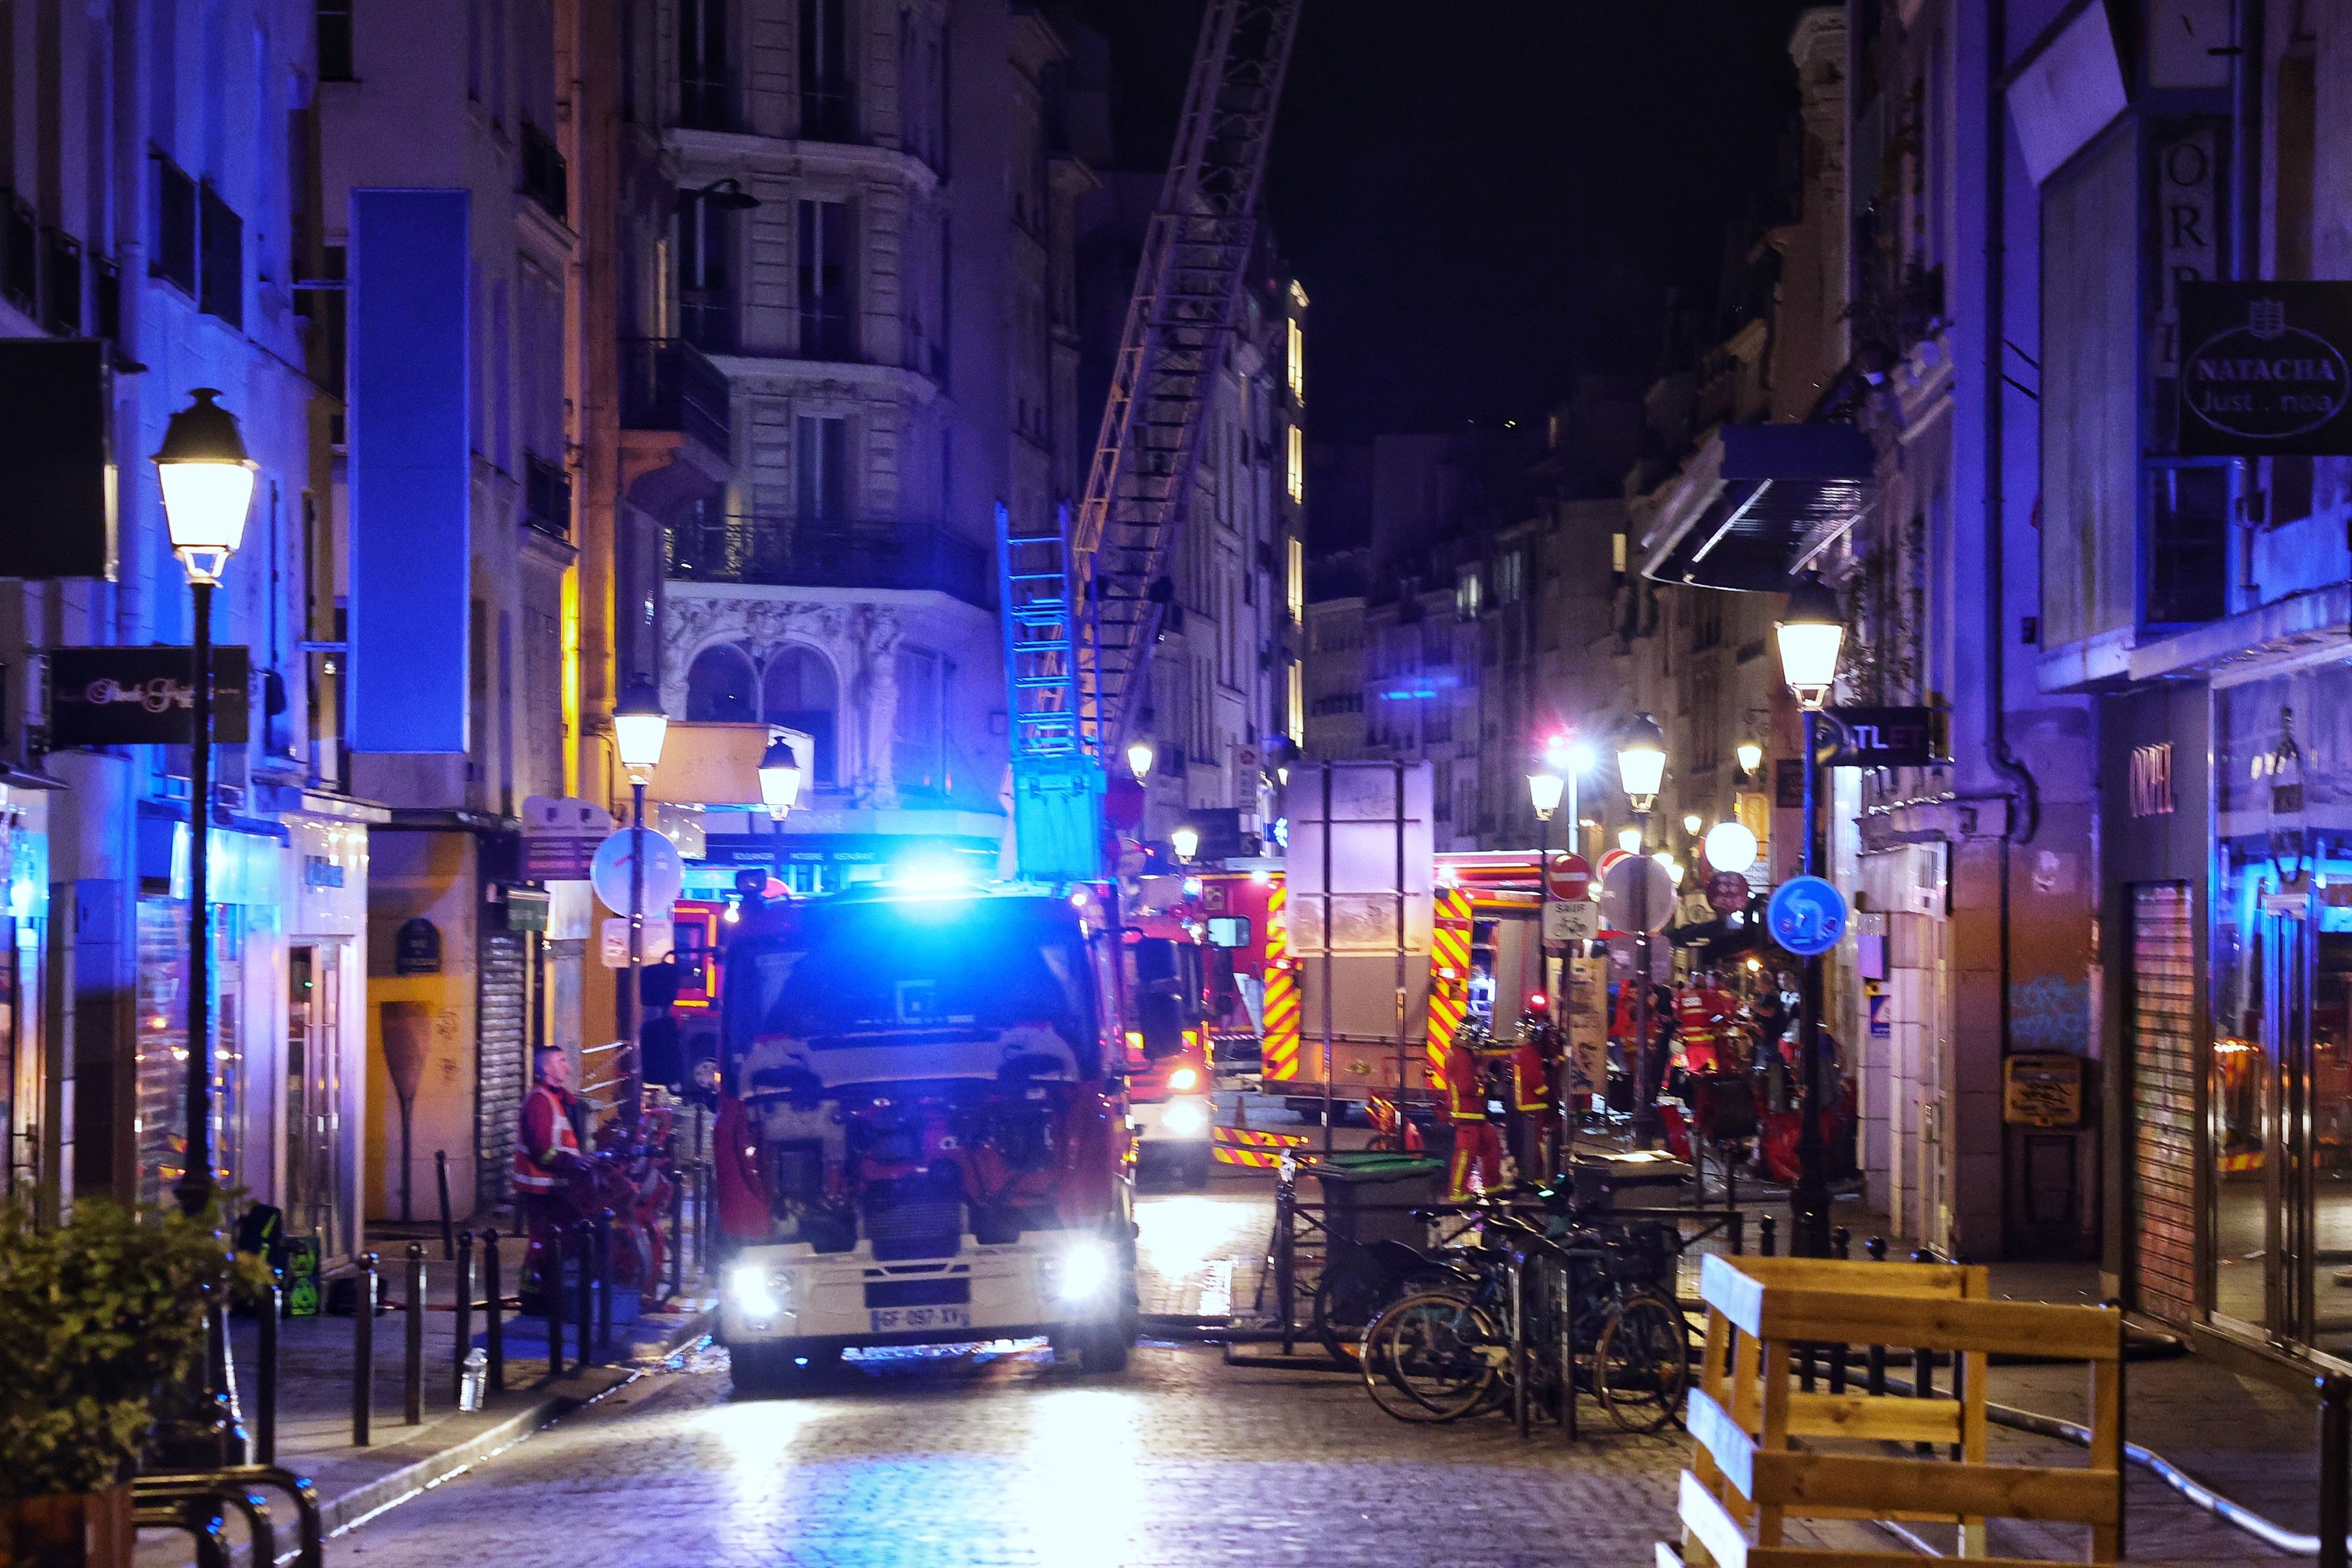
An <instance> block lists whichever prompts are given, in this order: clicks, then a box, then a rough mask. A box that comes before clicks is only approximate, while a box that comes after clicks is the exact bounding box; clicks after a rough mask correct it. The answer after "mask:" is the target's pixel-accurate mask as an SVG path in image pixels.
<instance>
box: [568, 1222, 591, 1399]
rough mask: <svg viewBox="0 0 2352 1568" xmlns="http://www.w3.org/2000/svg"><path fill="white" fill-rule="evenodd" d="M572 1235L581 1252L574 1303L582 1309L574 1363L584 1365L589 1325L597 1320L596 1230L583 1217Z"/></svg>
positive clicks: (588, 1347)
mask: <svg viewBox="0 0 2352 1568" xmlns="http://www.w3.org/2000/svg"><path fill="white" fill-rule="evenodd" d="M572 1239H573V1240H574V1241H575V1242H577V1243H578V1244H579V1246H578V1250H579V1253H580V1266H579V1268H578V1269H577V1270H574V1272H575V1273H576V1274H577V1275H578V1276H579V1289H578V1290H577V1291H574V1292H573V1295H572V1301H573V1304H574V1305H575V1306H577V1307H578V1308H579V1310H580V1322H579V1324H578V1327H579V1330H580V1354H579V1355H578V1356H577V1357H576V1358H574V1360H573V1362H572V1364H573V1365H574V1366H579V1367H584V1366H586V1365H587V1364H588V1358H589V1354H590V1350H591V1347H590V1345H589V1343H588V1339H589V1334H588V1325H589V1324H590V1323H593V1322H595V1321H596V1269H595V1260H596V1230H595V1228H594V1227H593V1226H592V1225H590V1224H589V1223H588V1222H587V1221H586V1220H584V1219H583V1220H582V1221H581V1222H580V1223H579V1224H577V1225H575V1226H573V1227H572Z"/></svg>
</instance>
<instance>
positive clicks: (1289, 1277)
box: [1274, 1182, 1298, 1355]
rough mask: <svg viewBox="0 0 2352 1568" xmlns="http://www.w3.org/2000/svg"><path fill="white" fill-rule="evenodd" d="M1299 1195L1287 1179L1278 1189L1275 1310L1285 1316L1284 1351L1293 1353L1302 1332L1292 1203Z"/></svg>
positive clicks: (1277, 1314) (1276, 1194)
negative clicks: (1298, 1329) (1298, 1306)
mask: <svg viewBox="0 0 2352 1568" xmlns="http://www.w3.org/2000/svg"><path fill="white" fill-rule="evenodd" d="M1295 1203H1297V1198H1296V1197H1294V1196H1293V1195H1292V1193H1291V1190H1290V1184H1289V1183H1288V1182H1284V1183H1282V1184H1281V1185H1280V1186H1276V1188H1275V1189H1274V1310H1275V1312H1276V1316H1278V1317H1280V1318H1281V1319H1282V1354H1285V1355H1289V1354H1293V1353H1294V1352H1295V1351H1296V1350H1297V1340H1298V1333H1297V1326H1296V1323H1295V1320H1296V1318H1297V1305H1298V1283H1297V1269H1298V1249H1297V1241H1296V1238H1295V1236H1294V1235H1293V1231H1294V1229H1295V1218H1294V1213H1293V1209H1292V1205H1294V1204H1295Z"/></svg>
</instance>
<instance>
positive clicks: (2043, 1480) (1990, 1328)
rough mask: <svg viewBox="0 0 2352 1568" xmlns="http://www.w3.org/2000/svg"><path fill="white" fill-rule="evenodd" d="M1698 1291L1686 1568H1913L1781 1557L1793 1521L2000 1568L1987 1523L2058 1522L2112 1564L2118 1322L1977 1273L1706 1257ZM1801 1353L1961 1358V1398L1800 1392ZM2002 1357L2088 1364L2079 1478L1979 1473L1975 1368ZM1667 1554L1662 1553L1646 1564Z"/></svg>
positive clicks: (1839, 1556) (1981, 1423)
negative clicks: (1916, 1532)
mask: <svg viewBox="0 0 2352 1568" xmlns="http://www.w3.org/2000/svg"><path fill="white" fill-rule="evenodd" d="M1699 1295H1700V1298H1701V1300H1702V1301H1705V1303H1706V1351H1705V1354H1704V1355H1703V1357H1702V1359H1701V1362H1700V1367H1699V1378H1698V1381H1697V1383H1696V1385H1695V1386H1694V1387H1693V1388H1692V1390H1691V1394H1690V1403H1689V1416H1688V1423H1687V1424H1688V1426H1689V1427H1690V1432H1691V1437H1692V1438H1693V1441H1694V1450H1695V1451H1694V1453H1693V1455H1692V1463H1691V1468H1690V1469H1687V1470H1685V1471H1684V1472H1683V1474H1682V1487H1681V1494H1680V1499H1679V1508H1680V1513H1681V1517H1682V1522H1683V1530H1684V1559H1685V1562H1687V1563H1694V1564H1707V1563H1711V1564H1715V1565H1716V1568H1792V1565H1794V1564H1797V1563H1832V1564H1852V1565H1853V1568H1865V1565H1866V1568H1891V1565H1892V1564H1895V1563H1915V1562H1916V1561H1917V1558H1916V1555H1914V1554H1912V1553H1910V1552H1892V1551H1890V1552H1832V1551H1824V1550H1822V1549H1821V1548H1819V1547H1810V1546H1809V1547H1804V1548H1791V1547H1787V1546H1783V1545H1782V1543H1781V1541H1782V1535H1783V1532H1784V1527H1785V1524H1786V1521H1788V1520H1790V1519H1791V1518H1802V1519H1860V1520H1885V1521H1895V1522H1905V1523H1918V1522H1927V1523H1943V1524H1950V1525H1957V1526H1958V1528H1959V1531H1960V1552H1959V1555H1960V1556H1961V1557H1963V1558H1968V1559H1972V1560H1975V1561H1979V1562H1990V1563H2017V1562H2018V1561H2019V1560H2016V1559H2006V1558H2004V1559H1988V1558H1986V1557H1985V1554H1984V1553H1985V1534H1984V1521H1986V1520H1987V1519H1989V1518H2001V1519H2032V1520H2049V1521H2061V1522H2067V1523H2074V1524H2084V1525H2088V1526H2090V1529H2091V1555H2090V1559H2089V1560H2090V1561H2091V1562H2093V1563H2113V1562H2115V1561H2116V1559H2117V1557H2118V1556H2120V1555H2121V1553H2122V1551H2123V1524H2124V1511H2123V1510H2124V1487H2123V1314H2122V1313H2120V1312H2116V1311H2114V1310H2113V1309H2110V1308H2103V1307H2065V1306H2045V1305H2041V1304H2039V1303H2034V1302H2026V1301H1993V1300H1990V1299H1989V1294H1988V1290H1987V1285H1986V1279H1985V1270H1982V1269H1980V1268H1970V1267H1967V1266H1963V1265H1958V1264H1923V1263H1875V1262H1846V1261H1843V1260H1833V1259H1817V1258H1738V1259H1733V1258H1725V1257H1721V1256H1715V1255H1710V1256H1709V1257H1708V1258H1707V1259H1706V1260H1705V1262H1704V1263H1703V1265H1702V1266H1701V1270H1700V1276H1699ZM1808 1343H1810V1344H1821V1343H1835V1344H1866V1345H1901V1346H1909V1347H1913V1348H1914V1349H1916V1350H1919V1351H1926V1352H1938V1351H1940V1352H1944V1353H1947V1354H1950V1355H1951V1356H1952V1357H1953V1359H1954V1361H1955V1362H1956V1364H1957V1367H1958V1380H1957V1384H1956V1387H1957V1391H1958V1392H1957V1394H1956V1396H1953V1397H1948V1398H1906V1397H1899V1396H1885V1395H1875V1396H1874V1395H1870V1394H1856V1393H1853V1392H1843V1393H1832V1394H1811V1393H1802V1392H1799V1391H1797V1390H1796V1389H1795V1388H1793V1387H1792V1382H1793V1378H1792V1375H1791V1371H1792V1369H1791V1364H1790V1357H1791V1351H1792V1347H1794V1346H1796V1345H1799V1344H1808ZM1994 1354H2033V1355H2039V1356H2044V1357H2051V1356H2055V1357H2063V1358H2066V1359H2070V1360H2079V1361H2084V1362H2086V1363H2088V1364H2089V1365H2090V1375H2091V1422H2090V1425H2091V1433H2092V1437H2091V1449H2090V1466H2089V1468H2088V1469H2051V1468H2043V1467H2041V1466H2033V1465H1996V1464H1988V1463H1986V1462H1985V1366H1986V1359H1987V1357H1988V1356H1990V1355H1994ZM1808 1439H1812V1440H1816V1441H1818V1440H1822V1439H1835V1440H1844V1441H1848V1442H1854V1441H1859V1442H1863V1443H1877V1444H1886V1443H1933V1444H1938V1445H1947V1446H1948V1447H1949V1449H1950V1451H1951V1453H1952V1458H1949V1459H1938V1458H1914V1457H1908V1456H1904V1457H1895V1456H1891V1455H1887V1454H1885V1453H1883V1452H1881V1453H1869V1452H1823V1451H1821V1450H1820V1449H1819V1448H1817V1447H1816V1446H1815V1444H1814V1442H1809V1441H1807V1440H1808ZM1751 1528H1752V1529H1753V1531H1754V1536H1755V1539H1754V1540H1753V1542H1751V1541H1750V1540H1749V1538H1748V1537H1749V1531H1750V1529H1751ZM1672 1555H1673V1554H1672V1552H1671V1551H1669V1550H1668V1549H1666V1548H1664V1547H1663V1546H1662V1547H1661V1548H1660V1551H1659V1558H1658V1560H1659V1562H1660V1563H1666V1562H1668V1561H1670V1560H1671V1558H1672Z"/></svg>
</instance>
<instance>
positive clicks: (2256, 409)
mask: <svg viewBox="0 0 2352 1568" xmlns="http://www.w3.org/2000/svg"><path fill="white" fill-rule="evenodd" d="M2180 344H2181V350H2180V450H2181V453H2182V455H2186V456H2192V457H2263V456H2275V455H2289V456H2296V455H2300V456H2316V457H2342V456H2347V455H2352V282H2339V283H2183V284H2182V285H2181V286H2180Z"/></svg>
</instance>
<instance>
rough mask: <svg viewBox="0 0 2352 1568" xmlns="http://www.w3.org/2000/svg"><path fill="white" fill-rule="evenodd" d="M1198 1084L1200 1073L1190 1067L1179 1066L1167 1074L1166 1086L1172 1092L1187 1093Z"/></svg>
mask: <svg viewBox="0 0 2352 1568" xmlns="http://www.w3.org/2000/svg"><path fill="white" fill-rule="evenodd" d="M1200 1086H1201V1075H1200V1073H1198V1072H1196V1071H1193V1070H1192V1068H1189V1067H1180V1068H1178V1069H1176V1071H1173V1072H1171V1073H1170V1074H1169V1075H1168V1087H1169V1089H1170V1090H1171V1092H1174V1093H1178V1094H1183V1093H1187V1092H1191V1091H1192V1090H1194V1089H1198V1088H1199V1087H1200Z"/></svg>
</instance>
